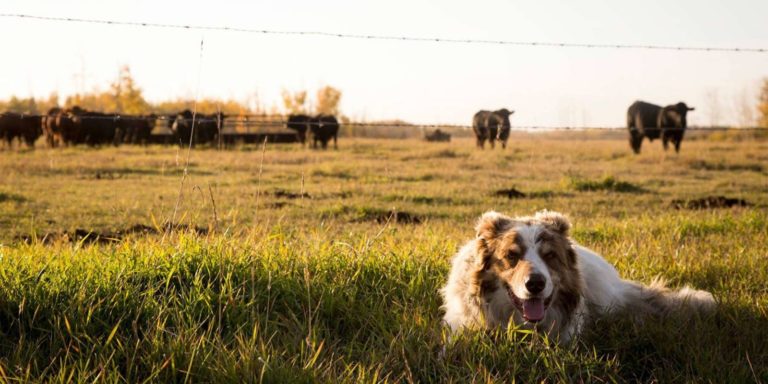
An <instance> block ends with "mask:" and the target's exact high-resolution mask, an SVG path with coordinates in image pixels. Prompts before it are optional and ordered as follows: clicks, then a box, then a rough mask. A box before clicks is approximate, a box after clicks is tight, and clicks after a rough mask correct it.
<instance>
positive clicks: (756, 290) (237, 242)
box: [0, 131, 768, 383]
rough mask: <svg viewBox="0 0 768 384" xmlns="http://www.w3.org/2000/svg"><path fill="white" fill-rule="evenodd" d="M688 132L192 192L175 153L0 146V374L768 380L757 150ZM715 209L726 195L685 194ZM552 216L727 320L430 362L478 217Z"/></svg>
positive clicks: (419, 153) (215, 161)
mask: <svg viewBox="0 0 768 384" xmlns="http://www.w3.org/2000/svg"><path fill="white" fill-rule="evenodd" d="M691 136H692V137H690V139H689V138H686V141H685V142H684V143H683V145H682V149H681V153H680V154H674V152H673V151H670V152H666V153H665V152H663V151H662V149H661V143H659V142H658V141H656V142H654V143H652V144H650V145H649V143H645V145H644V146H643V153H642V154H640V155H633V154H632V152H631V149H630V148H629V144H628V141H627V138H626V132H624V131H622V132H620V133H618V132H617V133H606V132H572V133H563V132H560V133H543V134H526V133H513V134H512V137H511V138H510V142H509V145H508V147H507V148H506V149H505V150H501V149H499V148H497V149H496V150H493V151H491V150H488V149H486V150H485V151H481V150H478V149H476V148H475V146H474V139H469V138H466V139H464V138H463V139H459V140H454V141H453V142H450V143H426V142H423V141H416V140H370V139H347V140H340V142H339V147H340V149H339V150H337V151H334V150H329V151H316V150H309V149H303V148H301V147H299V146H298V145H296V144H290V145H285V144H281V145H270V144H267V145H266V147H265V149H264V150H262V147H261V146H245V147H241V148H237V149H234V150H230V151H216V150H214V149H201V148H198V149H194V150H192V151H191V154H190V157H189V160H190V161H189V166H188V167H186V168H187V176H186V177H185V178H184V180H183V184H182V175H183V174H184V172H185V164H186V157H187V151H186V149H177V148H175V147H160V146H149V147H127V146H124V147H119V148H111V147H110V148H84V147H83V148H81V147H77V148H65V149H58V150H50V149H37V150H13V151H9V150H5V151H2V152H0V170H2V173H1V174H0V180H1V182H0V243H2V245H0V377H2V378H3V381H47V382H65V381H66V382H69V381H78V382H80V381H107V382H143V381H159V382H181V381H184V382H186V381H191V382H243V381H245V382H262V381H264V382H317V381H319V382H382V381H387V382H456V383H463V382H509V381H511V380H513V379H516V380H518V381H520V382H533V381H542V380H543V381H547V382H556V381H606V382H627V381H641V382H764V381H768V344H767V343H766V341H768V289H766V284H765V282H766V281H768V253H767V252H768V251H766V250H768V140H766V139H765V138H763V139H760V138H756V137H738V136H734V137H731V136H729V135H717V134H711V135H705V134H699V135H691ZM180 192H181V198H179V196H180ZM716 196H725V197H727V198H731V199H736V200H735V201H736V202H737V203H736V205H735V206H733V207H722V208H719V207H715V206H713V205H717V204H719V203H718V202H720V200H717V199H711V201H704V202H703V203H701V204H698V203H700V202H701V201H699V202H697V200H698V199H702V198H707V197H716ZM742 203H745V204H746V205H743V204H742ZM545 208H546V209H551V210H557V211H560V212H563V213H565V214H567V215H568V216H569V217H570V218H571V221H572V223H573V226H574V229H573V237H574V238H575V239H576V240H577V241H579V242H580V243H581V244H583V245H585V246H587V247H590V248H592V249H595V250H596V251H598V252H600V253H601V254H603V255H604V256H605V258H606V259H608V260H609V261H610V262H611V263H613V264H614V265H616V267H617V268H618V269H619V271H620V273H621V274H622V276H624V277H626V278H631V279H635V280H639V281H642V282H646V283H647V282H649V281H650V280H651V279H652V278H654V277H655V276H658V275H661V276H663V277H665V278H666V279H668V280H669V281H670V285H672V286H678V285H683V284H691V285H693V286H695V287H697V288H700V289H705V290H708V291H711V292H712V293H713V294H714V295H715V297H716V299H717V301H718V302H719V303H720V306H719V309H718V311H717V313H715V314H714V315H713V316H711V317H706V318H703V319H698V320H682V319H676V318H667V319H652V320H650V321H647V322H645V323H642V324H634V323H631V322H628V321H626V319H622V318H620V317H617V318H615V319H603V320H600V321H598V322H596V323H594V324H591V325H590V331H588V332H587V333H586V334H585V335H584V336H583V337H582V338H581V339H580V340H579V342H578V343H577V345H575V346H573V347H570V348H561V347H557V346H554V345H552V344H550V343H548V341H547V340H544V339H543V338H542V337H540V336H539V335H537V334H531V333H530V332H527V331H523V330H510V331H508V332H505V333H501V334H484V333H483V334H474V335H466V336H463V337H460V338H458V339H457V340H454V341H453V342H452V343H451V344H450V345H449V346H448V347H447V348H446V350H445V354H444V355H442V356H441V353H440V351H441V349H442V348H443V346H444V345H446V337H447V334H446V332H445V330H444V329H443V327H442V326H441V324H440V318H441V316H442V313H441V311H440V309H439V306H440V298H439V296H438V294H437V290H438V288H439V287H440V286H441V285H442V284H443V283H444V281H445V277H446V274H447V271H448V267H449V265H448V261H449V260H450V257H451V256H452V254H453V253H454V252H455V251H456V249H457V248H458V246H460V245H461V244H462V243H463V242H464V241H466V240H468V239H470V238H471V237H472V236H474V232H473V226H474V222H475V220H476V219H477V218H478V217H479V215H480V214H481V213H482V212H484V211H487V210H491V209H495V210H498V211H501V212H504V213H507V214H510V215H526V214H532V213H533V212H535V211H536V210H540V209H545ZM174 212H175V213H174ZM168 222H173V223H174V225H173V228H174V230H172V231H166V230H165V229H166V228H167V227H168V226H167V225H166V223H168Z"/></svg>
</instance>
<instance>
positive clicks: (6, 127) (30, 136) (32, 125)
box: [0, 112, 43, 148]
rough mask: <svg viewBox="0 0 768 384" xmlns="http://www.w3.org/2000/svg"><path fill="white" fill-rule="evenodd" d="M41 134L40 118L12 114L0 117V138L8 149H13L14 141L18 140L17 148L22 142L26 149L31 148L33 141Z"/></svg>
mask: <svg viewBox="0 0 768 384" xmlns="http://www.w3.org/2000/svg"><path fill="white" fill-rule="evenodd" d="M42 134H43V128H42V116H39V115H29V114H21V113H14V112H5V113H3V114H1V115H0V137H1V138H2V139H3V140H4V141H5V143H6V144H7V145H8V147H9V148H11V147H13V141H14V140H15V139H18V140H19V146H21V143H22V142H24V143H26V144H27V146H28V147H30V148H33V147H34V146H35V141H37V139H38V138H39V137H40V136H41V135H42Z"/></svg>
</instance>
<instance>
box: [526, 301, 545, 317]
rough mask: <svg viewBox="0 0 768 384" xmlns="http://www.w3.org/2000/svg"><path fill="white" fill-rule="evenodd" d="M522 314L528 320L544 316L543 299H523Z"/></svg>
mask: <svg viewBox="0 0 768 384" xmlns="http://www.w3.org/2000/svg"><path fill="white" fill-rule="evenodd" d="M523 316H524V317H525V319H526V320H528V321H539V320H541V319H543V318H544V300H543V299H538V298H537V299H528V300H523Z"/></svg>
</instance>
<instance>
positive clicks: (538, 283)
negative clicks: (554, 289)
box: [525, 273, 547, 295]
mask: <svg viewBox="0 0 768 384" xmlns="http://www.w3.org/2000/svg"><path fill="white" fill-rule="evenodd" d="M545 285H547V281H546V280H545V279H544V276H543V275H541V274H539V273H532V274H531V275H530V276H528V279H527V280H526V281H525V288H526V289H527V290H528V292H530V293H532V294H534V295H535V294H537V293H539V292H541V291H543V290H544V286H545Z"/></svg>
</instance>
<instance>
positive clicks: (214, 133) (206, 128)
mask: <svg viewBox="0 0 768 384" xmlns="http://www.w3.org/2000/svg"><path fill="white" fill-rule="evenodd" d="M225 118H226V115H224V114H223V113H221V112H219V113H216V114H211V115H205V114H202V113H198V114H194V116H193V113H192V111H190V110H188V109H186V110H184V111H182V112H180V113H179V114H178V115H177V116H176V118H175V119H174V121H173V123H172V125H171V130H172V131H173V133H174V135H176V138H177V139H178V140H179V141H180V142H181V145H182V146H185V145H191V146H193V147H194V146H195V144H208V143H213V142H215V141H216V139H217V138H218V137H219V134H220V131H221V128H223V126H224V119H225ZM193 120H194V129H193V126H192V122H193ZM193 132H194V140H191V141H190V139H192V135H193Z"/></svg>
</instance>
